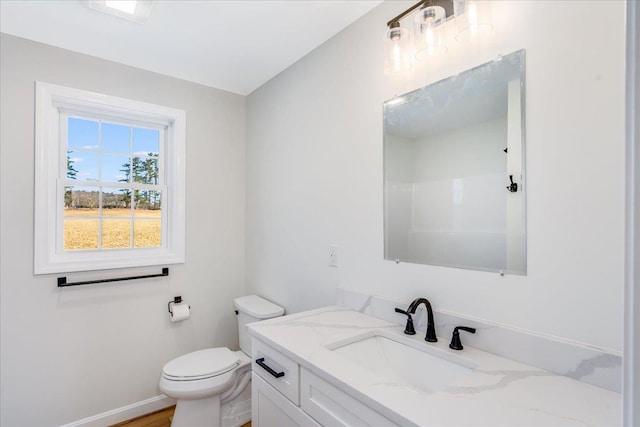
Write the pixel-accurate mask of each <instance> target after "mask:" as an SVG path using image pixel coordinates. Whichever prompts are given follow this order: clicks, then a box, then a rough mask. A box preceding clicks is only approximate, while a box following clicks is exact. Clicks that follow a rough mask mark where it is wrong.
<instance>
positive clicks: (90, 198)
mask: <svg viewBox="0 0 640 427" xmlns="http://www.w3.org/2000/svg"><path fill="white" fill-rule="evenodd" d="M65 190H66V191H65V204H66V201H67V200H69V207H70V208H71V209H65V212H64V214H65V216H83V217H97V216H98V207H99V206H100V205H99V204H98V195H99V192H98V191H99V190H98V188H96V187H82V186H74V187H65Z"/></svg>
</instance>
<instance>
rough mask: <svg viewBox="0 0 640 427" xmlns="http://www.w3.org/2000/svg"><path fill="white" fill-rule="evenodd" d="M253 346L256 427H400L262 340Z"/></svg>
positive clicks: (252, 344)
mask: <svg viewBox="0 0 640 427" xmlns="http://www.w3.org/2000/svg"><path fill="white" fill-rule="evenodd" d="M251 347H252V353H253V355H252V356H253V357H252V359H253V361H252V368H253V372H252V376H251V378H252V386H251V392H252V397H251V411H252V420H251V423H252V426H253V427H289V426H304V427H306V426H326V427H333V426H354V427H355V426H358V427H360V426H362V427H365V426H375V427H386V426H395V425H397V424H394V423H392V422H391V421H390V420H389V419H387V418H385V417H383V416H382V415H380V414H379V413H377V412H376V411H374V410H373V409H371V408H369V407H368V406H366V405H364V404H363V403H361V402H360V401H358V400H357V399H355V398H353V397H351V396H349V395H348V394H346V393H345V392H344V391H342V390H340V389H338V388H337V387H336V386H334V385H332V384H330V383H329V382H327V381H325V380H323V379H322V378H320V377H318V376H317V375H315V374H313V373H312V372H310V371H309V370H307V369H305V368H303V367H301V366H300V365H298V363H297V362H295V361H294V360H292V359H291V358H289V357H287V356H285V355H284V354H282V353H280V352H279V351H277V350H274V349H273V348H272V347H270V346H269V345H267V344H265V343H263V342H262V341H259V340H257V339H255V338H253V340H252V343H251ZM257 360H260V363H258V362H257Z"/></svg>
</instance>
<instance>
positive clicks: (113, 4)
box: [85, 0, 153, 24]
mask: <svg viewBox="0 0 640 427" xmlns="http://www.w3.org/2000/svg"><path fill="white" fill-rule="evenodd" d="M85 1H86V3H87V6H89V7H90V8H91V9H94V10H97V11H99V12H103V13H108V14H109V15H113V16H117V17H119V18H123V19H126V20H128V21H133V22H137V23H139V24H144V23H146V22H147V20H148V19H149V15H150V14H151V6H152V4H153V0H85Z"/></svg>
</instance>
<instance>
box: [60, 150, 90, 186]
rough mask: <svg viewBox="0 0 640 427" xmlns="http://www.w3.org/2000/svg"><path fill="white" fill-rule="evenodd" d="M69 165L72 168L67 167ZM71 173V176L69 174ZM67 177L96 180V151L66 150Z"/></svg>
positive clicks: (79, 179)
mask: <svg viewBox="0 0 640 427" xmlns="http://www.w3.org/2000/svg"><path fill="white" fill-rule="evenodd" d="M69 165H71V167H72V168H73V169H72V171H70V169H69ZM69 174H72V177H71V176H69ZM67 178H70V179H76V180H78V181H97V180H98V153H97V152H92V151H77V150H69V151H67Z"/></svg>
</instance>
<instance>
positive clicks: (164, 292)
mask: <svg viewBox="0 0 640 427" xmlns="http://www.w3.org/2000/svg"><path fill="white" fill-rule="evenodd" d="M1 43H2V44H1V48H0V52H1V57H0V64H1V68H0V75H1V80H0V89H1V94H2V96H1V102H2V103H1V115H0V119H1V121H0V128H1V132H2V133H1V146H0V147H1V159H0V161H1V163H0V165H1V175H0V176H1V196H0V197H1V198H0V200H1V210H0V212H1V232H2V243H1V246H0V248H1V261H0V279H1V285H0V292H1V298H0V300H1V304H2V306H1V319H0V320H1V322H0V325H1V328H2V329H1V332H2V334H1V335H2V341H1V348H2V358H1V359H2V360H1V375H2V376H1V378H2V379H1V381H0V382H1V384H2V385H1V393H0V394H1V399H2V401H1V408H2V410H1V413H2V415H1V419H0V424H1V425H3V426H7V427H9V426H21V427H22V426H51V425H60V424H64V423H67V422H72V421H76V420H79V419H81V418H84V417H88V416H92V415H96V414H98V413H101V412H104V411H108V410H111V409H115V408H119V407H122V406H125V405H129V404H132V403H135V402H139V401H142V400H145V399H148V398H150V397H153V396H156V395H159V394H160V392H159V390H158V389H157V384H158V379H159V375H160V372H161V369H162V366H163V364H164V363H166V362H167V361H169V360H171V359H172V358H173V357H176V356H177V355H179V354H183V353H186V352H188V351H191V350H195V349H200V348H205V347H210V346H230V347H232V348H237V333H236V323H235V322H236V320H235V315H234V313H233V302H232V299H233V298H234V297H237V296H239V295H241V294H242V293H243V289H244V222H245V221H244V212H245V206H244V205H245V197H244V188H245V183H244V180H245V173H244V164H245V158H244V139H245V136H244V128H245V122H244V119H245V98H244V97H242V96H238V95H234V94H230V93H227V92H223V91H219V90H215V89H212V88H208V87H204V86H200V85H197V84H192V83H188V82H184V81H181V80H177V79H173V78H168V77H164V76H160V75H158V74H154V73H150V72H146V71H142V70H138V69H135V68H131V67H126V66H123V65H118V64H115V63H111V62H108V61H104V60H100V59H96V58H92V57H89V56H85V55H81V54H76V53H71V52H69V51H65V50H62V49H58V48H53V47H49V46H45V45H42V44H38V43H34V42H30V41H26V40H24V39H19V38H15V37H12V36H6V35H2V39H1ZM35 80H41V81H45V82H50V83H54V84H60V85H65V86H70V87H75V88H80V89H85V90H90V91H95V92H99V93H105V94H109V95H114V96H120V97H126V98H130V99H135V100H140V101H145V102H151V103H155V104H160V105H167V106H170V107H175V108H180V109H184V110H186V112H187V235H186V241H187V262H186V263H185V264H182V265H175V266H171V268H170V276H169V277H168V278H161V279H157V280H155V279H154V280H140V281H131V282H120V283H113V284H103V285H91V286H80V287H76V288H66V289H62V290H60V289H58V288H57V287H56V278H55V277H54V276H38V277H35V276H34V275H33V244H34V242H33V175H34V171H33V164H34V148H33V147H34V137H33V128H34V81H35ZM36 244H37V242H36ZM149 270H150V271H151V272H157V271H156V270H158V269H155V268H154V269H149ZM134 272H135V273H137V274H140V270H136V271H134ZM126 273H131V271H125V272H122V271H113V272H108V273H107V272H104V273H101V274H96V273H94V274H84V275H80V274H78V275H72V276H69V277H70V280H71V278H79V277H81V276H82V277H83V278H84V277H91V278H96V277H107V276H108V277H117V276H118V275H121V274H126ZM174 295H182V296H183V297H184V298H185V300H186V301H187V302H188V303H189V304H191V308H192V316H191V318H190V319H189V320H187V321H184V322H182V323H177V324H172V323H170V322H169V318H168V313H167V302H168V301H169V300H170V299H172V298H173V296H174Z"/></svg>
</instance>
